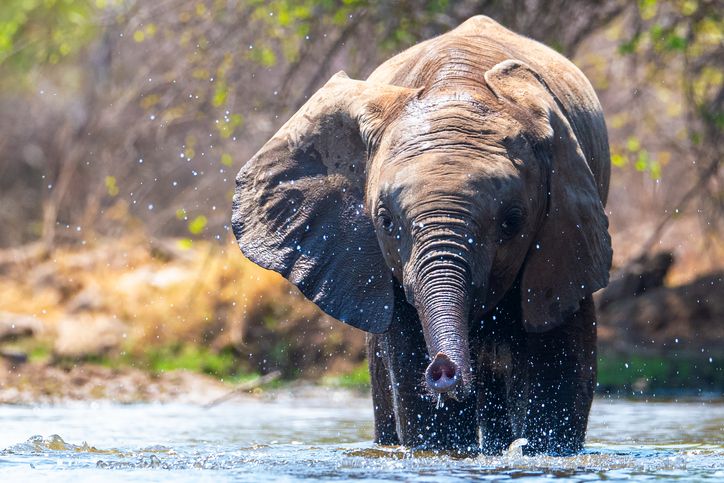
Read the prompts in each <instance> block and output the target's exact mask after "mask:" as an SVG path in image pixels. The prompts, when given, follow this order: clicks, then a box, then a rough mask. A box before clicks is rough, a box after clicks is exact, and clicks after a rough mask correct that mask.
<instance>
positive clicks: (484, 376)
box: [478, 367, 515, 455]
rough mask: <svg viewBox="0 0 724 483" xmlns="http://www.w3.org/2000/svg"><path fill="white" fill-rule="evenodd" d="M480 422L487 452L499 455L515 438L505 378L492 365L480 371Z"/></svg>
mask: <svg viewBox="0 0 724 483" xmlns="http://www.w3.org/2000/svg"><path fill="white" fill-rule="evenodd" d="M478 377H479V380H478V422H479V424H480V430H481V432H482V441H481V444H482V449H483V452H484V453H485V454H490V455H499V454H501V453H502V452H503V451H505V449H506V448H508V446H509V445H510V443H511V442H512V441H513V439H515V438H514V437H513V428H512V426H511V421H510V414H509V408H508V398H507V396H506V385H505V380H504V379H503V378H502V377H500V376H499V375H497V374H495V372H494V371H493V370H492V368H490V367H484V368H481V370H480V371H479V373H478Z"/></svg>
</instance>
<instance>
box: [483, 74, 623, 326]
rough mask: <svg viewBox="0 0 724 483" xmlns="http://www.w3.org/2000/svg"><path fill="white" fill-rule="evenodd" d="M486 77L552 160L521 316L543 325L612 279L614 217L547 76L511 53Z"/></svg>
mask: <svg viewBox="0 0 724 483" xmlns="http://www.w3.org/2000/svg"><path fill="white" fill-rule="evenodd" d="M485 79H486V81H487V83H488V85H489V86H490V87H491V89H492V90H493V91H494V92H495V93H496V95H498V97H501V98H504V99H506V100H507V102H509V103H510V104H512V110H513V111H514V112H515V113H514V116H516V117H517V118H518V119H519V120H521V123H522V124H523V127H524V129H526V130H527V133H526V134H527V136H528V137H529V139H531V141H532V143H533V144H534V149H535V151H536V152H538V153H540V155H541V159H543V160H545V161H544V162H545V163H546V164H547V166H546V167H545V171H546V172H547V178H548V186H547V188H548V206H547V209H546V211H545V215H544V218H543V220H542V221H541V223H540V225H539V228H538V232H537V234H536V235H535V239H534V240H533V243H532V244H531V248H530V251H529V253H528V255H527V258H526V261H525V265H524V268H523V273H522V278H521V297H522V300H521V306H522V311H523V323H524V325H525V327H526V329H527V330H528V331H530V332H543V331H546V330H549V329H552V328H554V327H556V326H558V325H560V324H561V323H562V322H563V321H565V319H566V318H567V317H568V316H569V315H570V314H572V313H573V312H575V311H577V310H578V308H579V304H580V301H581V299H583V298H584V297H585V296H586V295H589V294H591V293H593V292H595V291H596V290H598V289H600V288H603V287H605V286H606V284H608V276H609V269H610V267H611V255H612V251H611V238H610V236H609V234H608V218H607V217H606V214H605V212H604V209H603V203H602V201H601V198H600V195H599V192H598V189H597V184H596V180H595V179H594V176H593V173H592V172H591V169H590V167H589V164H588V162H587V161H586V158H585V157H584V155H583V151H582V149H581V146H580V145H579V142H578V140H577V139H576V136H575V135H574V133H573V130H572V129H571V126H570V124H569V122H568V120H567V119H566V115H565V114H564V113H565V108H564V107H563V106H562V105H561V102H560V100H559V99H558V98H557V97H556V96H555V95H554V94H553V92H551V90H550V89H549V88H548V86H547V85H546V83H545V81H544V80H543V79H542V78H541V77H540V76H539V75H538V74H537V73H536V72H534V71H533V70H532V69H531V68H530V67H528V66H527V65H525V64H523V63H521V62H518V61H513V60H507V61H504V62H501V63H500V64H498V65H496V66H495V67H493V68H492V69H491V70H490V71H488V72H486V74H485ZM574 102H575V101H574ZM582 108H585V106H583V107H582ZM516 111H517V112H516Z"/></svg>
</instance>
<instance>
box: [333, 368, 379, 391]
mask: <svg viewBox="0 0 724 483" xmlns="http://www.w3.org/2000/svg"><path fill="white" fill-rule="evenodd" d="M322 383H323V384H325V385H328V386H334V387H343V388H345V389H355V390H367V389H369V387H370V371H369V368H368V366H367V362H362V363H360V364H359V365H358V366H357V367H355V368H354V369H352V370H351V371H350V372H348V373H346V374H340V375H339V376H327V377H325V378H324V379H323V380H322Z"/></svg>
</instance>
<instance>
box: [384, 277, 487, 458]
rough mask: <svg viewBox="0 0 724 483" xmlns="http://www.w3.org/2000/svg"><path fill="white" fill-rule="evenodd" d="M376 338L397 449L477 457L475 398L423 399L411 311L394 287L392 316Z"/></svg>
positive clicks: (420, 352)
mask: <svg viewBox="0 0 724 483" xmlns="http://www.w3.org/2000/svg"><path fill="white" fill-rule="evenodd" d="M381 337H384V339H385V344H386V347H387V351H386V353H387V360H386V365H387V367H388V369H389V371H390V379H391V382H392V393H393V399H394V407H395V416H396V420H397V433H398V436H399V438H400V443H401V444H403V445H405V446H408V447H410V448H415V449H429V450H436V449H442V450H457V451H463V452H477V451H478V450H479V443H478V427H477V423H476V414H475V395H474V394H471V395H470V396H469V397H467V398H466V399H465V400H463V401H455V400H452V399H450V398H444V400H443V404H442V405H441V406H440V407H439V408H438V407H437V404H436V398H435V397H433V396H431V395H430V394H428V393H427V391H426V389H425V383H424V374H425V369H426V367H427V365H428V364H429V358H428V356H427V349H426V346H425V340H424V336H423V334H422V329H421V325H420V321H419V319H418V317H417V311H416V310H415V309H414V308H413V307H412V306H411V305H409V304H408V303H407V302H406V301H405V299H404V295H403V293H402V289H401V288H400V287H399V286H396V287H395V316H394V317H393V321H392V325H391V327H390V329H389V331H387V333H385V334H384V335H382V336H381Z"/></svg>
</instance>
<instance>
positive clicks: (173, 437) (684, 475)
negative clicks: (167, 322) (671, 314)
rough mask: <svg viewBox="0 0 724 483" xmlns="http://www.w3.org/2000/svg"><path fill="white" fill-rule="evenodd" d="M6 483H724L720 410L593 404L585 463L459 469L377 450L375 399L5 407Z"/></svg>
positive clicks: (518, 460)
mask: <svg viewBox="0 0 724 483" xmlns="http://www.w3.org/2000/svg"><path fill="white" fill-rule="evenodd" d="M0 428H2V430H0V448H4V449H2V450H0V475H2V476H0V480H3V481H21V480H23V479H26V480H27V479H29V478H32V479H34V480H35V479H37V478H42V479H43V480H45V481H48V480H50V481H68V480H70V479H72V480H74V481H98V480H103V481H107V480H114V481H138V480H161V479H163V480H166V479H173V480H174V481H179V480H181V481H232V480H236V481H255V482H261V481H294V480H351V479H354V480H359V481H364V480H368V481H381V480H387V481H430V482H446V481H448V482H452V481H469V480H471V479H476V480H500V479H516V481H528V480H532V479H537V478H539V477H547V478H560V479H563V480H564V481H597V480H608V481H612V480H613V481H615V480H642V479H655V480H671V481H690V480H713V481H715V480H718V481H722V480H724V441H723V438H722V434H723V433H724V404H723V403H722V402H721V401H711V400H709V401H694V402H632V401H623V400H605V399H599V400H596V401H595V403H594V407H593V411H592V414H591V421H590V425H589V432H588V440H587V446H586V451H585V452H584V453H583V454H580V455H578V456H575V457H569V458H554V457H525V456H521V455H520V454H511V455H508V456H503V457H495V458H493V457H483V456H481V457H477V458H465V459H455V458H451V457H448V456H435V455H429V454H425V455H411V454H410V453H408V452H406V451H405V450H403V449H401V448H378V447H375V446H374V445H372V444H371V443H370V441H371V438H372V411H371V408H370V402H369V400H368V399H367V398H364V397H360V396H357V395H354V394H351V393H348V392H343V391H337V390H328V389H319V390H316V391H314V392H313V393H312V395H310V394H306V395H303V396H298V395H297V396H292V395H290V394H289V395H285V394H281V395H276V396H275V397H274V398H273V399H265V400H254V399H249V400H240V401H232V402H228V403H225V404H223V405H220V406H218V407H214V408H211V409H204V408H203V407H200V406H193V405H181V404H166V405H161V404H139V405H115V404H110V403H101V404H78V405H65V406H47V407H42V406H41V407H13V406H0Z"/></svg>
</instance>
